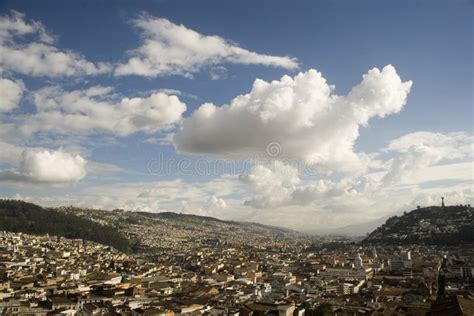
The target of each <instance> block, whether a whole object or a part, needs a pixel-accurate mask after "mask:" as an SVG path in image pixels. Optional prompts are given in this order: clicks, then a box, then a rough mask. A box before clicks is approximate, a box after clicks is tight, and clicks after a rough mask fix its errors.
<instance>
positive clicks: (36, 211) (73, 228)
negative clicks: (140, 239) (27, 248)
mask: <svg viewBox="0 0 474 316" xmlns="http://www.w3.org/2000/svg"><path fill="white" fill-rule="evenodd" d="M0 230H4V231H10V232H21V233H25V234H50V235H55V236H62V237H65V238H70V239H78V238H80V239H85V240H90V241H94V242H97V243H100V244H103V245H108V246H112V247H114V248H116V249H118V250H121V251H124V252H130V251H131V250H132V247H133V246H134V245H132V243H133V241H129V240H128V239H127V238H126V237H124V236H123V235H122V234H120V232H118V231H117V230H116V229H114V228H113V227H110V226H105V225H101V224H98V223H95V222H93V221H91V220H88V219H85V218H80V217H78V216H75V215H72V214H65V213H61V212H58V211H55V210H51V209H46V208H43V207H41V206H38V205H35V204H32V203H26V202H23V201H16V200H0Z"/></svg>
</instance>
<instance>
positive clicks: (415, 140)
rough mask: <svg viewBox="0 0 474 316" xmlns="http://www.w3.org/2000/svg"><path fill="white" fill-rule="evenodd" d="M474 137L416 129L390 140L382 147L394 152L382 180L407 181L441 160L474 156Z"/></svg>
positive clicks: (391, 181)
mask: <svg viewBox="0 0 474 316" xmlns="http://www.w3.org/2000/svg"><path fill="white" fill-rule="evenodd" d="M473 146H474V137H473V136H472V135H469V134H468V133H465V132H455V133H445V134H443V133H431V132H416V133H410V134H407V135H404V136H402V137H400V138H397V139H395V140H393V141H391V142H390V144H389V146H388V147H387V148H386V149H384V151H386V152H392V153H393V152H395V153H397V157H395V158H393V159H391V160H390V161H389V165H390V166H389V170H388V172H387V174H386V175H385V176H384V178H383V179H382V181H383V182H385V183H386V184H396V183H400V182H409V181H411V180H415V179H416V178H419V175H420V173H423V172H425V170H426V168H428V167H430V166H433V165H436V164H437V163H439V162H441V161H443V160H444V161H452V160H460V159H465V158H470V159H472V157H473V156H474V151H473V148H474V147H473Z"/></svg>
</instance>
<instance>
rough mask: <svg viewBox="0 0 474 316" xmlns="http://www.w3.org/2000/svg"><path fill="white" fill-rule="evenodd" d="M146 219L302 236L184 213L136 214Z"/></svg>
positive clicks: (288, 231) (287, 231)
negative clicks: (227, 226) (234, 227)
mask: <svg viewBox="0 0 474 316" xmlns="http://www.w3.org/2000/svg"><path fill="white" fill-rule="evenodd" d="M135 213H136V214H140V215H142V216H145V217H149V218H153V219H162V220H173V221H178V222H181V223H193V224H202V225H206V226H209V225H210V224H211V225H217V226H219V225H231V226H238V227H240V228H241V229H251V230H255V231H266V232H268V233H273V234H276V235H301V234H300V233H298V232H295V231H293V230H291V229H288V228H283V227H277V226H271V225H264V224H260V223H254V222H239V221H227V220H221V219H218V218H215V217H210V216H201V215H195V214H183V213H174V212H160V213H149V212H135Z"/></svg>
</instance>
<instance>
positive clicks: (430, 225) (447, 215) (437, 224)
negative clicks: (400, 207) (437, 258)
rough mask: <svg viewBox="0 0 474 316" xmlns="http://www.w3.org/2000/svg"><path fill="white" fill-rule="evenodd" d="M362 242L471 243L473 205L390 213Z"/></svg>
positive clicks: (473, 234)
mask: <svg viewBox="0 0 474 316" xmlns="http://www.w3.org/2000/svg"><path fill="white" fill-rule="evenodd" d="M363 243H372V244H391V245H403V244H426V245H459V244H466V243H474V209H473V208H472V207H471V206H470V205H469V206H467V205H457V206H446V207H440V206H430V207H425V208H418V209H416V210H413V211H411V212H405V213H404V214H403V215H402V216H392V217H390V218H389V219H387V221H386V222H385V224H383V225H382V226H380V227H378V228H377V229H376V230H374V231H373V232H372V233H370V234H369V235H368V236H367V238H365V239H364V240H363Z"/></svg>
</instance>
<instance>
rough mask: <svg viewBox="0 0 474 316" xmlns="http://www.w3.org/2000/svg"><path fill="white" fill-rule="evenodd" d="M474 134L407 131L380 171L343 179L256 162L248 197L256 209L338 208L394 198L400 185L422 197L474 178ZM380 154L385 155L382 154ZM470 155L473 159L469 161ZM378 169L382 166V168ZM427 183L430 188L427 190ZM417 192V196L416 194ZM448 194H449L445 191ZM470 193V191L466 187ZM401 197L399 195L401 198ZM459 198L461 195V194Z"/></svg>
mask: <svg viewBox="0 0 474 316" xmlns="http://www.w3.org/2000/svg"><path fill="white" fill-rule="evenodd" d="M473 143H474V138H473V136H472V135H469V134H467V133H464V132H454V133H445V134H443V133H431V132H415V133H410V134H406V135H404V136H402V137H399V138H397V139H395V140H392V141H391V142H390V143H389V145H388V146H387V147H386V148H384V149H383V150H382V151H381V152H380V153H379V155H380V156H384V155H387V154H388V155H391V156H394V157H393V158H385V159H383V160H381V161H380V166H378V167H379V168H382V171H380V170H376V171H374V170H371V169H369V171H368V172H367V173H363V174H358V175H350V176H348V177H345V178H342V179H338V180H337V181H336V180H334V179H329V178H325V179H317V180H313V179H312V180H308V179H306V180H303V179H302V178H300V174H301V175H304V170H298V169H297V168H296V167H295V166H292V165H289V164H285V163H283V162H280V161H271V162H270V163H267V164H264V165H256V166H254V167H253V168H252V169H251V170H250V171H249V172H248V173H247V174H244V175H241V176H240V180H242V181H243V182H244V183H246V184H248V185H249V187H250V189H251V191H252V196H251V198H250V199H248V200H246V201H245V202H244V204H245V205H248V206H252V207H254V208H269V207H272V208H277V207H281V206H289V205H292V206H294V205H299V206H304V205H314V203H318V206H319V207H327V208H329V209H335V208H337V207H341V206H346V208H347V209H350V207H349V205H348V204H349V203H352V202H353V201H355V200H366V201H372V202H373V203H375V202H377V201H383V200H386V201H388V200H394V198H393V196H395V192H396V191H397V190H403V189H407V190H408V191H407V192H405V193H404V194H405V196H406V197H407V200H409V198H410V197H411V198H413V199H414V200H422V199H423V197H424V196H425V195H427V194H428V195H430V196H431V195H434V193H433V192H437V193H436V194H437V196H438V199H439V196H440V194H441V193H440V191H443V190H446V188H450V187H452V184H453V183H459V184H460V190H464V187H463V185H464V184H465V183H472V170H473V169H472V168H473V165H472V157H473V152H472V146H473ZM379 159H382V158H381V157H379ZM466 160H468V161H466ZM379 168H377V169H379ZM444 181H451V184H450V185H448V186H441V187H440V188H437V187H436V186H435V184H436V183H443V182H444ZM423 185H425V186H426V187H427V188H430V189H423V188H422V187H423ZM414 194H415V195H417V196H413V195H414ZM443 194H444V193H443ZM465 194H466V197H467V198H468V197H469V195H468V192H467V191H466V192H465ZM395 200H396V199H395ZM456 200H458V199H456Z"/></svg>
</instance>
